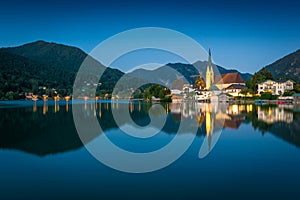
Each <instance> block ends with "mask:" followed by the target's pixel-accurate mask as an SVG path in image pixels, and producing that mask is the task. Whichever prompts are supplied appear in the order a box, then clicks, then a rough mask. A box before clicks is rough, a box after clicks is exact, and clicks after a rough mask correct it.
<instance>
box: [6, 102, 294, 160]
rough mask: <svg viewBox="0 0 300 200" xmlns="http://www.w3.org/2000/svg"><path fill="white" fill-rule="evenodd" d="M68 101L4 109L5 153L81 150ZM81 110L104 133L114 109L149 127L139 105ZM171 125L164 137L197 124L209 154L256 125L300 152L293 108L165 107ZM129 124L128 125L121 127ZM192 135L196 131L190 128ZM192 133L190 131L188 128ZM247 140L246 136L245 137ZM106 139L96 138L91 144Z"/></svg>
mask: <svg viewBox="0 0 300 200" xmlns="http://www.w3.org/2000/svg"><path fill="white" fill-rule="evenodd" d="M71 106H74V105H72V104H71V102H68V101H54V102H51V101H49V100H48V101H44V102H40V103H39V102H32V105H31V106H30V107H26V106H20V107H14V108H1V109H0V127H1V129H2V131H1V133H0V147H1V148H9V149H20V150H23V151H26V152H30V153H34V154H37V155H41V156H42V155H47V154H53V153H59V152H65V151H68V150H72V149H77V148H80V147H81V146H82V145H83V144H82V143H81V141H80V139H79V137H78V135H77V132H76V129H75V126H74V122H73V118H72V114H71V113H72V112H70V111H71V109H70V107H71ZM76 106H79V107H81V108H82V117H83V118H85V119H86V118H89V117H91V118H92V117H97V119H98V121H99V123H100V125H101V127H102V129H103V131H106V130H108V129H112V128H118V127H117V125H116V123H115V121H114V119H113V116H112V112H111V111H112V109H113V110H117V111H118V112H124V110H125V109H127V110H128V109H129V111H130V115H131V117H132V119H133V120H134V121H135V123H137V124H138V125H140V126H146V125H148V124H149V123H150V118H149V115H148V112H149V109H150V108H151V105H150V104H148V103H143V102H140V101H137V102H130V103H129V105H128V104H126V103H124V102H122V101H111V102H110V101H95V100H85V101H84V102H82V103H78V104H76ZM163 107H164V112H165V114H166V115H167V121H166V124H165V126H164V127H163V129H162V131H163V133H165V134H176V133H177V130H178V127H179V124H180V122H181V120H186V119H189V120H190V119H192V120H193V121H194V122H195V123H193V124H191V126H198V131H197V132H196V133H195V134H197V136H204V137H205V140H206V141H205V142H206V144H205V145H206V146H205V147H203V148H207V149H208V152H209V151H210V150H211V149H212V148H213V146H214V145H215V143H216V141H217V140H218V138H219V136H220V130H222V129H223V128H225V129H232V130H235V131H238V129H239V127H240V126H241V124H242V123H245V124H249V123H251V125H252V127H253V128H254V129H256V130H258V132H259V133H262V134H265V133H267V132H268V133H271V134H273V135H275V136H277V137H278V138H281V139H283V140H285V141H287V142H289V143H292V144H294V145H296V146H298V147H300V123H299V122H300V116H299V115H300V113H299V112H298V110H299V108H297V107H295V106H293V105H278V106H255V105H229V104H207V103H194V102H193V103H191V102H183V103H171V104H170V103H168V104H163ZM122 123H124V124H125V123H126V119H124V121H122ZM191 129H192V127H191ZM186 130H187V133H188V132H189V127H187V129H186ZM241 134H242V133H241ZM99 135H101V133H98V134H96V135H92V136H91V137H90V138H89V139H90V140H92V139H93V138H95V137H97V136H99Z"/></svg>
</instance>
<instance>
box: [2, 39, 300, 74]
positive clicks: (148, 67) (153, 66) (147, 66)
mask: <svg viewBox="0 0 300 200" xmlns="http://www.w3.org/2000/svg"><path fill="white" fill-rule="evenodd" d="M36 42H45V43H53V44H57V45H64V46H68V47H73V48H79V47H77V46H74V45H69V44H64V43H58V42H55V41H46V40H35V41H31V42H28V43H24V44H19V45H16V46H5V47H0V49H1V48H14V47H20V46H23V45H27V44H32V43H36ZM79 49H80V50H82V51H83V52H84V53H86V54H87V55H89V53H88V52H86V51H84V50H83V49H81V48H79ZM148 50H149V49H148ZM298 50H300V49H297V50H295V51H293V52H290V53H288V54H286V55H283V56H282V57H280V58H279V59H282V58H284V57H285V56H287V55H289V54H291V53H294V52H296V51H298ZM143 51H145V50H143ZM156 51H157V50H155V51H154V52H156ZM159 51H161V50H159ZM133 52H134V51H133ZM131 53H132V52H130V53H129V54H131ZM152 53H153V52H152ZM167 53H169V52H167ZM170 54H171V53H170ZM125 55H126V54H125ZM145 55H146V56H149V55H147V54H144V55H143V56H145ZM153 55H155V54H151V56H153ZM90 56H92V55H90ZM176 56H177V55H176ZM122 57H123V56H121V57H119V58H118V59H117V60H116V61H115V62H114V63H112V65H113V66H105V67H110V68H112V69H118V70H120V71H122V72H123V73H131V72H133V71H135V70H138V69H144V70H150V71H152V70H156V69H158V68H160V67H163V66H166V65H168V64H176V63H181V64H190V65H193V64H195V63H197V62H207V60H206V59H203V60H197V61H196V62H194V63H188V62H186V61H185V60H183V59H178V58H177V59H178V60H173V61H174V62H165V63H159V64H158V63H146V64H141V65H140V66H139V65H138V66H136V65H137V63H136V62H133V61H132V60H131V61H130V62H129V63H130V65H134V67H133V68H131V67H127V68H128V69H122V67H120V66H118V64H119V63H122V61H124V59H123V60H122ZM93 58H94V59H96V60H97V61H98V62H100V63H101V61H100V60H98V59H97V58H95V57H93ZM126 59H127V60H128V58H126ZM279 59H277V60H274V61H273V62H271V63H269V64H272V63H274V62H276V61H278V60H279ZM119 60H121V61H119ZM125 62H126V61H125ZM127 62H128V61H127ZM116 63H117V64H116ZM101 64H102V63H101ZM213 64H214V65H217V66H219V67H222V68H224V69H226V70H237V71H238V72H240V73H242V74H251V75H253V74H254V73H256V72H258V71H259V70H261V69H262V68H264V67H266V66H267V65H266V66H263V67H262V68H260V69H258V71H255V72H250V71H241V70H240V69H238V68H234V67H231V68H228V67H225V66H222V65H220V64H217V63H215V62H213ZM269 64H268V65H269Z"/></svg>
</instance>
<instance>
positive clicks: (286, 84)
mask: <svg viewBox="0 0 300 200" xmlns="http://www.w3.org/2000/svg"><path fill="white" fill-rule="evenodd" d="M293 89H294V82H293V81H291V80H287V81H284V80H281V81H272V80H266V81H264V82H261V83H259V84H258V88H257V92H258V94H260V93H262V92H271V93H272V94H273V95H281V94H283V93H284V92H285V91H286V90H293Z"/></svg>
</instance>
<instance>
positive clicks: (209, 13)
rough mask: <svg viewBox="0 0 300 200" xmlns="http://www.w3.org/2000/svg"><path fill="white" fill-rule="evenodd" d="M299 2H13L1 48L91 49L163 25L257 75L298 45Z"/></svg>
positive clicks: (222, 61)
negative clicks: (28, 45) (116, 37)
mask: <svg viewBox="0 0 300 200" xmlns="http://www.w3.org/2000/svg"><path fill="white" fill-rule="evenodd" d="M299 5H300V2H294V1H284V2H282V1H269V0H264V1H262V2H260V1H243V2H238V1H234V0H231V1H226V2H225V1H222V0H218V1H214V2H197V1H188V2H187V1H184V2H183V1H179V0H178V1H164V2H159V1H152V2H148V1H142V2H138V3H137V2H134V1H126V2H122V1H117V0H114V1H112V2H111V1H101V2H96V1H93V0H89V1H88V2H85V3H83V2H76V3H75V2H74V3H72V5H71V4H70V3H69V2H67V1H63V2H59V1H51V2H50V1H45V2H43V3H37V2H34V1H28V2H21V1H11V2H4V3H2V6H1V8H0V11H1V12H0V16H1V17H0V21H1V26H2V31H1V33H0V37H1V38H2V40H1V42H0V47H12V46H18V45H22V44H25V43H29V42H33V41H36V40H44V41H49V42H55V43H61V44H65V45H70V46H75V47H78V48H80V49H82V50H83V51H84V52H86V53H89V52H90V51H91V50H92V49H93V48H94V47H95V46H96V45H98V44H99V43H100V42H102V41H104V40H105V39H107V38H109V37H111V36H113V35H115V34H117V33H119V32H122V31H125V30H128V29H132V28H138V27H164V28H169V29H173V30H176V31H179V32H181V33H184V34H186V35H188V36H189V37H191V38H193V39H194V40H196V41H197V42H198V43H200V44H201V45H202V46H203V47H204V48H205V49H206V50H207V49H208V48H211V49H212V56H213V60H214V63H215V64H217V65H220V66H222V67H225V68H226V69H237V70H238V71H240V72H249V73H252V74H253V73H254V72H256V71H258V70H259V69H261V68H262V67H265V66H266V65H268V64H271V63H273V62H275V61H276V60H278V59H280V58H282V57H284V56H286V55H288V54H290V53H292V52H295V51H296V50H298V49H299V44H300V38H299V37H298V36H299V35H300V29H299V28H297V27H295V24H299V22H300V16H299V15H297V8H298V7H299ZM265 8H268V9H265ZM8 11H9V12H8ZM254 11H255V12H254ZM291 27H293V29H292V30H291ZM169 62H174V61H172V60H170V61H169Z"/></svg>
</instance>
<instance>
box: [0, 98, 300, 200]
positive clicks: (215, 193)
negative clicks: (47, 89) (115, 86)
mask: <svg viewBox="0 0 300 200" xmlns="http://www.w3.org/2000/svg"><path fill="white" fill-rule="evenodd" d="M73 106H80V107H81V108H82V111H83V113H84V115H85V117H95V116H96V117H97V118H98V121H99V123H100V125H101V127H102V129H103V132H102V133H99V134H96V135H94V136H93V138H91V140H90V142H93V141H94V140H96V139H97V138H98V137H103V134H105V135H106V136H107V137H108V138H109V139H110V140H111V141H112V142H114V143H115V144H117V145H118V146H120V147H121V148H123V149H126V150H129V151H133V152H149V151H153V150H156V149H159V148H162V147H163V146H164V145H166V144H168V143H169V142H170V141H171V140H172V139H173V138H174V136H175V135H176V133H177V131H178V127H179V125H180V123H181V121H182V120H186V119H192V120H194V122H195V123H196V124H197V125H198V126H199V128H198V131H197V132H195V133H194V134H196V137H195V140H194V141H193V144H192V145H191V146H190V148H189V149H188V150H187V151H186V152H185V153H184V155H183V156H182V157H181V158H180V159H178V160H177V161H176V162H174V163H173V164H171V165H170V166H168V167H166V168H163V169H161V170H158V171H155V172H150V173H145V174H129V173H124V172H119V171H116V170H114V169H111V168H109V167H107V166H105V165H103V164H101V163H100V162H99V161H97V160H96V159H95V158H94V157H93V156H92V155H91V154H90V153H89V152H88V151H87V150H86V148H85V147H84V145H83V144H82V142H81V140H80V138H79V136H78V135H77V131H76V128H75V126H74V122H73V116H72V105H71V104H70V103H66V102H64V101H59V102H56V103H55V102H52V101H48V102H47V103H44V102H37V103H36V104H34V103H33V102H29V101H24V102H1V103H0V128H1V133H0V177H1V180H0V183H1V187H0V194H1V199H2V198H3V199H6V198H12V199H15V198H22V199H25V198H39V199H53V198H59V199H61V198H73V199H77V198H85V197H96V198H98V199H99V198H101V197H102V198H104V199H108V198H126V199H127V198H138V199H142V198H148V199H154V198H157V199H161V198H163V199H169V198H171V199H177V198H179V199H183V198H197V199H201V198H202V199H208V198H210V199H211V198H212V199H214V198H218V199H220V198H222V199H224V198H227V197H230V198H244V199H245V198H249V199H253V198H262V197H267V198H273V199H275V198H285V199H286V198H294V199H295V198H297V196H298V195H299V187H300V112H299V109H298V108H297V107H296V106H291V105H278V106H272V107H270V106H255V105H218V106H217V107H215V106H214V105H210V104H198V103H197V104H195V103H182V104H175V103H173V104H164V105H162V106H163V107H164V112H165V114H166V115H167V121H166V124H165V126H164V128H163V129H162V131H161V132H160V133H159V134H157V135H155V136H154V137H153V138H151V139H137V138H132V137H130V136H128V135H126V134H124V133H123V132H122V131H121V130H120V129H119V128H118V126H117V125H116V123H115V121H114V120H113V117H112V113H111V110H112V109H119V110H120V112H122V109H129V112H130V114H131V117H132V119H133V120H134V121H135V122H136V123H137V124H138V125H140V126H146V125H148V124H149V123H150V118H149V115H148V112H149V109H150V107H151V105H149V104H144V103H140V102H134V103H130V104H125V103H122V102H109V101H107V102H106V101H102V102H97V103H95V102H87V103H85V104H84V103H83V102H81V103H80V102H79V103H78V104H77V105H73ZM159 114H160V113H158V115H159ZM219 121H222V126H223V127H224V129H223V131H222V133H221V135H220V138H219V140H218V141H217V143H215V144H214V140H213V137H214V134H215V133H214V130H216V126H217V124H218V122H219ZM124 124H126V121H124ZM141 134H143V133H141ZM190 134H191V133H180V137H181V138H182V140H185V139H186V138H187V137H190V136H191V135H190ZM204 140H206V141H207V142H206V143H205V144H206V145H207V147H206V148H207V149H208V150H210V152H209V154H208V155H207V156H206V157H205V158H203V159H199V157H198V154H199V150H200V148H201V145H202V143H203V141H204ZM87 145H88V144H87ZM103 150H105V149H103Z"/></svg>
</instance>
